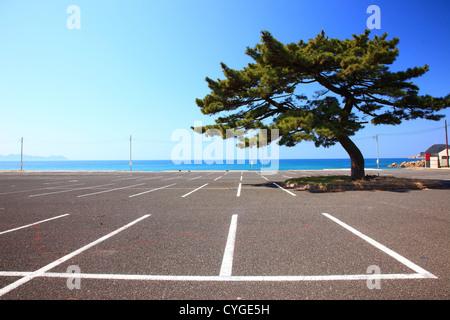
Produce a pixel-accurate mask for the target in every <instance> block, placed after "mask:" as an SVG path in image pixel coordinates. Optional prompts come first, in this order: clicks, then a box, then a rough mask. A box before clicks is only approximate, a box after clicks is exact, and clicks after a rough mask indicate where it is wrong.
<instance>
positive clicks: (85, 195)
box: [77, 183, 145, 198]
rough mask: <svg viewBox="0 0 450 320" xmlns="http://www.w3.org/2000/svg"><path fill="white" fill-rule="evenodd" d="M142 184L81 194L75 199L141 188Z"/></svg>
mask: <svg viewBox="0 0 450 320" xmlns="http://www.w3.org/2000/svg"><path fill="white" fill-rule="evenodd" d="M144 184H145V183H140V184H135V185H132V186H126V187H122V188H115V189H108V190H103V191H98V192H93V193H88V194H82V195H80V196H77V198H81V197H87V196H92V195H94V194H100V193H106V192H111V191H115V190H121V189H127V188H133V187H138V186H142V185H144Z"/></svg>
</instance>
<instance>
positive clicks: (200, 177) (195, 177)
mask: <svg viewBox="0 0 450 320" xmlns="http://www.w3.org/2000/svg"><path fill="white" fill-rule="evenodd" d="M201 177H202V176H199V177H195V178H191V179H188V180H187V181H191V180H195V179H198V178H201Z"/></svg>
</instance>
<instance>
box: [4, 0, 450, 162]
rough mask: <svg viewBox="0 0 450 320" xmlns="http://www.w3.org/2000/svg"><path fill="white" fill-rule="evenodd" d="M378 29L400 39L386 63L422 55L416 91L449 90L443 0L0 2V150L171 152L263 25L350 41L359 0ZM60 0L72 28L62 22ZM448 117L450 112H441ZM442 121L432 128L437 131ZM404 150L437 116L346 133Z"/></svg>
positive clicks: (303, 151) (372, 151)
mask: <svg viewBox="0 0 450 320" xmlns="http://www.w3.org/2000/svg"><path fill="white" fill-rule="evenodd" d="M372 4H375V5H378V6H379V7H380V9H381V29H380V30H374V31H373V34H382V33H384V32H387V33H388V35H389V38H392V37H398V38H400V44H399V49H400V55H399V57H398V59H397V61H396V62H395V63H394V65H393V70H402V69H406V68H408V67H414V66H423V65H424V64H429V66H430V71H429V72H428V73H427V74H425V75H424V76H423V77H421V78H419V79H416V81H415V83H417V84H418V85H419V87H420V88H421V91H420V93H421V94H430V95H434V96H439V97H440V96H445V95H446V94H448V93H450V86H449V83H450V81H449V72H450V59H449V58H450V54H449V49H450V48H449V47H450V27H449V24H448V18H449V16H450V15H449V14H450V1H448V0H430V1H381V0H371V1H365V0H345V1H333V0H328V1H325V0H319V1H306V0H305V1H303V0H291V1H288V0H276V1H274V0H272V1H267V0H245V1H243V0H179V1H175V0H158V1H157V0H130V1H125V0H120V1H119V0H117V1H113V0H103V1H102V0H96V1H92V0H89V1H84V0H70V1H66V0H53V1H30V0H27V1H23V0H0V155H7V154H12V153H20V138H21V137H24V148H25V151H24V153H25V154H30V155H39V156H49V155H64V156H66V157H67V158H69V159H71V160H101V159H105V160H110V159H111V160H112V159H127V158H128V157H129V137H130V135H132V136H133V158H134V159H170V155H171V150H172V148H173V146H174V145H175V143H174V142H173V141H171V136H172V133H173V132H174V130H176V129H183V128H185V129H188V128H189V127H190V126H193V125H194V121H202V122H203V124H207V123H212V122H213V120H214V118H211V117H206V116H203V115H202V114H201V113H200V110H199V109H198V107H197V106H196V104H195V98H202V97H204V96H205V95H206V94H207V93H208V92H209V90H208V87H207V85H206V82H205V81H204V79H205V77H206V76H208V77H211V78H222V77H223V76H222V73H221V68H220V62H225V63H226V64H228V65H229V66H230V67H232V68H235V69H240V68H242V67H244V66H245V65H246V64H247V63H249V62H250V59H249V58H248V57H247V56H246V55H245V49H246V47H247V46H250V47H252V46H254V45H255V44H256V43H258V42H259V41H260V32H261V31H262V30H268V31H270V32H271V33H272V34H273V35H274V36H275V37H276V38H277V39H279V40H280V41H282V42H284V43H289V42H297V41H299V40H300V39H304V40H308V39H309V38H313V37H315V36H316V35H317V34H318V33H319V32H320V31H321V30H324V31H325V32H326V34H327V35H328V36H330V37H337V38H342V39H344V38H350V37H351V36H352V34H354V33H356V34H360V33H362V32H364V29H366V28H367V26H366V21H367V19H368V18H369V16H370V14H368V13H366V9H367V7H368V6H369V5H372ZM70 5H77V6H78V7H79V8H80V13H81V16H80V21H81V24H80V26H81V28H80V29H69V28H68V27H67V24H66V20H67V19H68V18H69V17H70V15H71V14H69V13H67V12H66V10H67V8H68V7H69V6H70ZM444 114H446V118H448V115H450V110H447V111H444ZM439 128H440V129H439ZM375 134H380V136H379V151H380V157H384V158H387V157H408V156H410V155H416V154H418V153H419V152H420V151H424V150H425V149H427V148H428V147H429V146H430V145H432V144H434V143H445V132H444V120H442V121H439V122H434V121H426V120H415V121H410V122H404V123H403V124H402V125H400V126H381V127H373V126H371V125H368V126H367V127H366V128H365V129H363V130H361V131H360V132H359V133H358V134H357V135H356V136H355V137H354V141H355V143H356V144H357V145H358V146H359V147H360V149H361V151H362V152H363V154H364V156H365V157H367V158H374V157H376V145H375V140H374V139H373V136H374V135H375ZM280 157H281V158H346V157H347V154H346V153H345V151H344V150H343V149H342V147H340V146H339V145H337V146H335V147H332V148H328V149H325V148H316V147H314V145H313V144H310V143H301V144H299V145H297V146H296V147H293V148H281V149H280Z"/></svg>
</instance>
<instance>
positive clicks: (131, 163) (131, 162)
mask: <svg viewBox="0 0 450 320" xmlns="http://www.w3.org/2000/svg"><path fill="white" fill-rule="evenodd" d="M132 166H133V161H132V157H131V135H130V171H132V170H133V169H132Z"/></svg>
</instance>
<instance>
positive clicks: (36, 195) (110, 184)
mask: <svg viewBox="0 0 450 320" xmlns="http://www.w3.org/2000/svg"><path fill="white" fill-rule="evenodd" d="M112 185H113V183H108V184H101V185H98V186H92V187H84V188H75V189H68V190H60V191H53V192H47V193H40V194H33V195H30V196H28V197H29V198H33V197H40V196H47V195H50V194H55V193H62V192H70V191H76V190H85V189H93V188H100V187H106V186H112Z"/></svg>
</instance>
